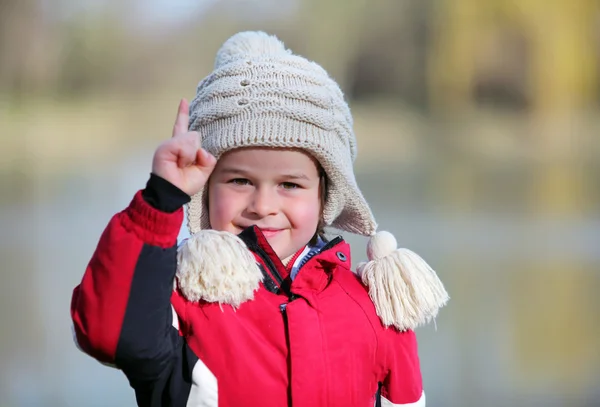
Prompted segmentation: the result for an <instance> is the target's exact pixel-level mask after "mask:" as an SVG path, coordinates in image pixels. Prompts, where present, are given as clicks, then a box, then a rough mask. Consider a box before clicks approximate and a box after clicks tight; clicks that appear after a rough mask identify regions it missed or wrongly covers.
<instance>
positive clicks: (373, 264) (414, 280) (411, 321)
mask: <svg viewBox="0 0 600 407" xmlns="http://www.w3.org/2000/svg"><path fill="white" fill-rule="evenodd" d="M367 257H368V259H369V261H367V262H363V263H360V264H359V265H358V269H357V273H358V275H359V276H360V278H361V279H362V282H363V284H365V285H366V286H367V287H368V288H369V296H370V297H371V300H372V301H373V303H374V304H375V309H376V311H377V315H378V316H379V318H380V319H381V321H382V322H383V324H384V325H385V326H394V327H396V328H397V329H399V330H401V331H405V330H409V329H410V330H413V329H415V328H416V327H418V326H421V325H425V324H426V323H428V322H429V321H431V320H432V319H433V318H435V317H436V315H437V313H438V310H439V309H440V308H441V307H443V306H444V305H445V304H446V303H447V302H448V300H449V299H450V297H449V296H448V293H447V292H446V289H445V288H444V285H443V284H442V282H441V281H440V279H439V278H438V276H437V274H436V273H435V271H434V270H433V269H432V268H431V267H430V266H429V265H428V264H427V263H426V262H425V260H423V259H422V258H421V257H419V256H418V255H417V254H416V253H414V252H412V251H410V250H408V249H403V248H401V249H398V244H397V242H396V239H395V238H394V236H393V235H392V234H391V233H389V232H385V231H382V232H377V233H376V234H374V235H372V236H371V238H370V239H369V243H368V244H367Z"/></svg>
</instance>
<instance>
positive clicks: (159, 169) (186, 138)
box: [152, 99, 217, 196]
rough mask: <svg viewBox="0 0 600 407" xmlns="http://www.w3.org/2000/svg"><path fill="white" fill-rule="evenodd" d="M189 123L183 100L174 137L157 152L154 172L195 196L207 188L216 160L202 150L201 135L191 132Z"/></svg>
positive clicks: (185, 103)
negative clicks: (205, 186)
mask: <svg viewBox="0 0 600 407" xmlns="http://www.w3.org/2000/svg"><path fill="white" fill-rule="evenodd" d="M188 122H189V105H188V102H187V101H186V100H185V99H182V100H181V102H180V103H179V110H178V112H177V119H176V120H175V125H174V126H173V137H172V138H171V139H169V140H167V141H165V142H163V143H162V144H161V145H160V146H158V148H157V149H156V151H155V152H154V158H153V159H152V173H153V174H155V175H158V176H159V177H161V178H164V179H165V180H167V181H169V182H170V183H171V184H173V185H175V186H176V187H178V188H179V189H181V190H182V191H183V192H185V193H186V194H188V195H190V196H192V195H195V194H197V193H198V192H200V190H201V189H202V188H204V185H205V184H206V182H207V181H208V177H210V174H211V173H212V171H213V169H214V168H215V165H216V164H217V160H216V158H215V157H214V156H212V155H211V154H210V153H209V152H207V151H206V150H204V149H203V148H201V147H200V135H199V134H198V132H195V131H188Z"/></svg>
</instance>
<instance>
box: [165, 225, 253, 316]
mask: <svg viewBox="0 0 600 407" xmlns="http://www.w3.org/2000/svg"><path fill="white" fill-rule="evenodd" d="M261 280H262V273H261V271H260V269H259V267H258V264H257V263H256V259H255V258H254V255H253V254H252V253H251V252H250V250H248V248H247V247H246V244H245V243H244V242H243V241H242V240H241V239H240V238H239V237H237V236H235V235H234V234H232V233H229V232H220V231H216V230H201V231H200V232H198V233H195V234H194V235H193V236H192V237H190V238H189V239H187V240H186V241H185V242H184V243H183V244H182V245H181V246H180V247H179V249H178V250H177V274H176V284H177V286H178V287H179V289H180V291H181V293H182V294H183V296H184V297H185V298H187V299H188V300H189V301H194V302H195V301H200V300H204V301H207V302H218V303H219V304H230V305H232V306H233V307H234V308H237V307H239V306H240V304H241V303H242V302H244V301H247V300H251V299H253V298H254V291H256V290H257V289H258V287H259V284H260V282H261Z"/></svg>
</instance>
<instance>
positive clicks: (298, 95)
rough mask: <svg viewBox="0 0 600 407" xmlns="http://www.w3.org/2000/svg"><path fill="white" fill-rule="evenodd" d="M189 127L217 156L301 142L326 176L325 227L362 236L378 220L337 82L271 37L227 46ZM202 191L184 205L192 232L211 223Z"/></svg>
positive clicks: (240, 38) (238, 38) (250, 36)
mask: <svg viewBox="0 0 600 407" xmlns="http://www.w3.org/2000/svg"><path fill="white" fill-rule="evenodd" d="M190 131H198V133H199V134H200V137H201V138H202V147H203V148H205V149H206V150H207V151H208V152H210V153H211V154H212V155H214V156H215V157H216V158H217V159H218V158H219V157H220V156H221V155H222V154H223V153H225V152H227V151H229V150H232V149H235V148H239V147H287V148H291V147H296V148H301V149H303V150H305V151H307V152H309V153H310V154H311V155H312V156H314V158H315V159H317V160H318V161H319V163H320V164H321V166H322V167H323V170H324V171H325V173H326V175H327V181H328V188H327V202H326V203H325V207H324V209H323V220H324V222H325V224H326V225H327V226H333V227H335V228H338V229H341V230H345V231H348V232H351V233H356V234H361V235H365V236H369V235H372V234H373V233H375V230H376V228H377V225H376V223H375V219H374V218H373V215H372V213H371V210H370V209H369V205H368V204H367V202H366V200H365V198H364V197H363V195H362V193H361V191H360V190H359V188H358V186H357V184H356V180H355V178H354V171H353V168H352V166H353V162H354V159H355V158H356V138H355V136H354V131H353V128H352V116H351V115H350V109H349V108H348V105H347V104H346V102H345V101H344V95H343V94H342V91H341V90H340V88H339V86H338V85H337V83H336V82H335V81H333V80H332V79H331V78H330V77H329V76H328V74H327V72H325V70H324V69H323V68H321V67H320V66H319V65H317V64H316V63H314V62H310V61H308V60H306V59H304V58H302V57H300V56H297V55H293V54H292V53H291V52H290V51H289V50H286V48H285V46H284V45H283V43H282V42H281V41H279V40H278V39H277V38H276V37H274V36H269V35H267V34H265V33H263V32H242V33H239V34H236V35H234V36H233V37H231V38H230V39H229V40H227V41H226V42H225V44H223V46H222V47H221V49H220V50H219V51H218V53H217V57H216V60H215V70H214V71H213V72H212V73H211V74H210V75H209V76H208V77H206V78H205V79H203V80H202V81H201V82H200V83H199V85H198V88H197V92H196V97H195V98H194V99H193V100H192V102H191V104H190ZM204 194H205V191H201V192H199V193H198V194H196V195H195V196H193V197H192V200H191V202H190V203H189V205H188V208H187V216H188V228H189V231H190V234H194V233H196V232H198V231H199V230H201V229H208V228H210V223H209V218H208V211H207V208H206V206H205V205H206V202H207V200H206V196H205V195H204Z"/></svg>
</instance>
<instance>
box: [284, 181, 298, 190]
mask: <svg viewBox="0 0 600 407" xmlns="http://www.w3.org/2000/svg"><path fill="white" fill-rule="evenodd" d="M281 187H282V188H283V189H298V188H300V185H298V184H294V183H293V182H282V183H281Z"/></svg>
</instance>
